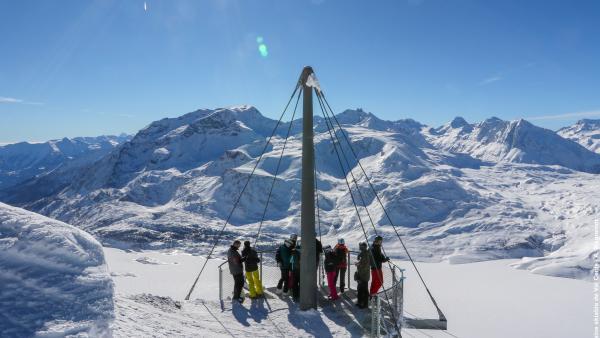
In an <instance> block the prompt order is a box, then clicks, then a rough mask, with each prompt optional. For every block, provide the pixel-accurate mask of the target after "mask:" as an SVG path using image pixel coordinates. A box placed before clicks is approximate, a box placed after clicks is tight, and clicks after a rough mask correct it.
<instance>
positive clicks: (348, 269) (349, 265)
mask: <svg viewBox="0 0 600 338" xmlns="http://www.w3.org/2000/svg"><path fill="white" fill-rule="evenodd" d="M350 267H352V265H351V262H350V251H348V267H347V269H346V271H347V272H348V273H347V275H348V290H350V280H351V278H350V272H352V271H351V270H350Z"/></svg>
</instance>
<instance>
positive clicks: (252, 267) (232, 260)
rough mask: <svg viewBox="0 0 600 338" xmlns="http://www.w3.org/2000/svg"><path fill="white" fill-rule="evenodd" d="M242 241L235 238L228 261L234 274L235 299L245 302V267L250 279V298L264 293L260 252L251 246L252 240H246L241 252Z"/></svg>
mask: <svg viewBox="0 0 600 338" xmlns="http://www.w3.org/2000/svg"><path fill="white" fill-rule="evenodd" d="M241 244H242V242H240V241H238V240H235V241H234V242H233V244H232V245H231V247H230V248H229V251H228V252H227V262H228V263H229V272H230V273H231V274H232V275H233V281H234V285H233V299H234V300H236V301H238V302H240V303H243V302H244V297H242V289H243V288H244V269H245V270H246V279H248V290H249V291H250V295H249V296H250V298H258V297H262V295H263V287H262V282H261V280H260V273H259V271H258V263H259V262H260V258H258V253H257V252H256V250H255V249H254V248H252V247H251V246H250V241H245V242H244V249H242V253H241V254H240V253H239V252H238V251H239V249H240V246H241Z"/></svg>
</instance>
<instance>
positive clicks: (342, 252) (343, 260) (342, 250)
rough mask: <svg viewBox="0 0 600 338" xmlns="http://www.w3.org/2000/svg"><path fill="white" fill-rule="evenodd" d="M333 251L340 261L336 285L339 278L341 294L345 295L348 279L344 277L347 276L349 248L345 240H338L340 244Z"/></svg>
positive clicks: (336, 274)
mask: <svg viewBox="0 0 600 338" xmlns="http://www.w3.org/2000/svg"><path fill="white" fill-rule="evenodd" d="M333 250H335V254H336V256H337V258H338V261H339V263H338V265H337V267H336V272H335V283H334V285H335V284H337V280H338V277H339V279H340V293H344V289H345V288H346V279H345V278H344V277H345V276H346V269H347V268H348V260H347V257H348V248H347V247H346V244H345V243H344V239H343V238H340V239H338V244H336V246H335V248H334V249H333Z"/></svg>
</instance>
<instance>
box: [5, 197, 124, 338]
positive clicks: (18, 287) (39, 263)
mask: <svg viewBox="0 0 600 338" xmlns="http://www.w3.org/2000/svg"><path fill="white" fill-rule="evenodd" d="M0 285H1V287H0V308H1V309H2V313H1V314H0V336H2V337H29V336H33V335H39V336H53V337H54V336H64V335H71V334H73V335H74V334H89V335H92V336H100V335H102V334H103V333H106V332H105V331H106V330H108V324H109V321H110V320H111V319H112V318H113V308H114V306H113V284H112V281H111V278H110V276H109V274H108V272H107V267H106V264H105V260H104V254H103V251H102V247H101V246H100V244H99V243H98V242H97V241H96V240H95V239H94V238H93V237H92V236H91V235H89V234H87V233H85V232H84V231H81V230H79V229H76V228H74V227H72V226H70V225H68V224H65V223H62V222H59V221H55V220H52V219H49V218H46V217H44V216H41V215H37V214H34V213H32V212H29V211H25V210H23V209H19V208H15V207H11V206H8V205H6V204H3V203H0Z"/></svg>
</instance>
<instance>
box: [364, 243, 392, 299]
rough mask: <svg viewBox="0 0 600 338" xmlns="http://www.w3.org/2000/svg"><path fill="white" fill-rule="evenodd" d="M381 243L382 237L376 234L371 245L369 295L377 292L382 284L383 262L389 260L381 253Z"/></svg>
mask: <svg viewBox="0 0 600 338" xmlns="http://www.w3.org/2000/svg"><path fill="white" fill-rule="evenodd" d="M382 243H383V237H381V236H377V237H375V240H374V241H373V245H371V289H370V290H369V294H370V295H371V296H373V295H375V294H377V292H379V289H380V288H381V286H382V285H383V269H382V267H383V263H385V262H387V261H389V260H390V259H389V258H388V257H387V256H386V255H384V254H383V249H382V248H381V245H382Z"/></svg>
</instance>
